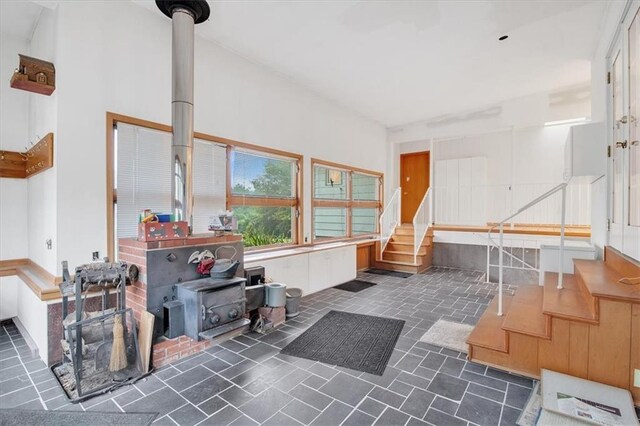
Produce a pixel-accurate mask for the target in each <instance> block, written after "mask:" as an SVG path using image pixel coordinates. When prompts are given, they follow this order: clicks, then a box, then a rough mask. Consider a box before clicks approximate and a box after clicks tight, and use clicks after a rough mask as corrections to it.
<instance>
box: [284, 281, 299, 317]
mask: <svg viewBox="0 0 640 426" xmlns="http://www.w3.org/2000/svg"><path fill="white" fill-rule="evenodd" d="M301 297H302V290H301V289H299V288H290V289H287V303H286V304H285V309H286V311H287V318H293V317H296V316H298V314H299V313H300V312H298V310H299V309H300V298H301Z"/></svg>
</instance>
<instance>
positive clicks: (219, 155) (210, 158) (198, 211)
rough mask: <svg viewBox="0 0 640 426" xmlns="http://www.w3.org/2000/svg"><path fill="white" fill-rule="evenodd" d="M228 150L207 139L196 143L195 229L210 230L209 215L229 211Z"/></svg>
mask: <svg viewBox="0 0 640 426" xmlns="http://www.w3.org/2000/svg"><path fill="white" fill-rule="evenodd" d="M226 168H227V149H226V146H221V145H217V144H214V143H211V142H207V141H201V140H197V139H196V140H194V142H193V232H194V233H195V234H198V233H203V232H207V231H208V228H209V217H210V216H217V215H218V213H220V212H223V211H225V210H226V197H227V171H226Z"/></svg>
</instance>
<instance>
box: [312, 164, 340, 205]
mask: <svg viewBox="0 0 640 426" xmlns="http://www.w3.org/2000/svg"><path fill="white" fill-rule="evenodd" d="M313 173H314V175H313V186H314V188H313V196H314V197H315V198H323V199H329V200H346V199H347V172H345V171H342V170H336V169H330V168H328V167H322V166H315V167H314V169H313Z"/></svg>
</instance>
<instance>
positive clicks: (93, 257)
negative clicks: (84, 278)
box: [91, 251, 100, 261]
mask: <svg viewBox="0 0 640 426" xmlns="http://www.w3.org/2000/svg"><path fill="white" fill-rule="evenodd" d="M91 260H93V261H96V260H100V252H99V251H94V252H92V253H91Z"/></svg>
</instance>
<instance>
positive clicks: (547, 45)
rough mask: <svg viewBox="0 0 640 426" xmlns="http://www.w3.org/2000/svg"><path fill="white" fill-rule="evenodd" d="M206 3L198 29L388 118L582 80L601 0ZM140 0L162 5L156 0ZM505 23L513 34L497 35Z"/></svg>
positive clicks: (399, 119)
mask: <svg viewBox="0 0 640 426" xmlns="http://www.w3.org/2000/svg"><path fill="white" fill-rule="evenodd" d="M139 3H141V2H139ZM209 3H210V5H211V17H210V19H209V21H208V22H205V23H203V24H200V25H198V26H197V32H198V34H199V35H200V36H202V37H204V38H207V39H209V40H213V41H215V42H216V43H219V44H220V45H222V46H224V47H226V48H228V49H230V50H232V51H235V52H236V53H238V54H240V55H242V56H244V57H246V58H249V59H251V60H254V61H257V62H260V63H262V64H264V65H266V66H267V67H269V68H271V69H273V70H275V71H277V72H279V73H281V74H284V75H286V76H288V77H290V78H292V79H293V80H295V81H297V82H299V83H301V84H303V85H305V86H307V87H309V88H311V89H313V90H315V91H316V92H318V93H321V94H322V95H323V96H326V97H329V98H331V99H333V100H336V101H338V102H340V103H342V104H344V105H347V106H349V107H351V108H352V109H354V110H356V111H358V112H360V113H361V114H363V115H365V116H367V117H369V118H372V119H374V120H377V121H379V122H380V123H382V124H384V125H385V126H389V127H390V126H395V125H401V124H406V123H410V122H414V121H418V120H423V119H427V118H430V117H434V116H439V115H442V114H445V113H452V112H458V111H466V110H469V109H473V108H477V107H482V106H486V105H490V104H492V103H495V102H500V101H503V100H506V99H510V98H515V97H519V96H523V95H527V94H531V93H537V92H541V91H546V90H552V89H557V88H560V87H564V86H568V85H573V84H576V83H582V82H585V81H588V80H589V78H590V59H591V57H592V55H593V53H594V50H595V47H596V44H597V39H598V37H599V32H600V31H599V28H600V23H601V20H602V17H603V15H604V12H605V10H606V7H607V4H606V2H604V1H576V0H565V1H558V0H554V1H544V0H535V1H520V0H514V1H422V2H419V1H418V2H416V1H378V2H366V1H328V2H323V1H307V2H285V1H276V2H273V1H266V2H265V1H237V2H232V1H224V2H213V1H210V2H209ZM144 6H145V7H149V8H150V10H153V11H154V12H155V13H158V14H159V13H160V12H159V11H157V10H156V9H155V5H154V3H153V2H147V4H145V5H144ZM503 34H508V35H509V39H507V40H506V41H503V42H499V41H498V37H499V36H501V35H503Z"/></svg>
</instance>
